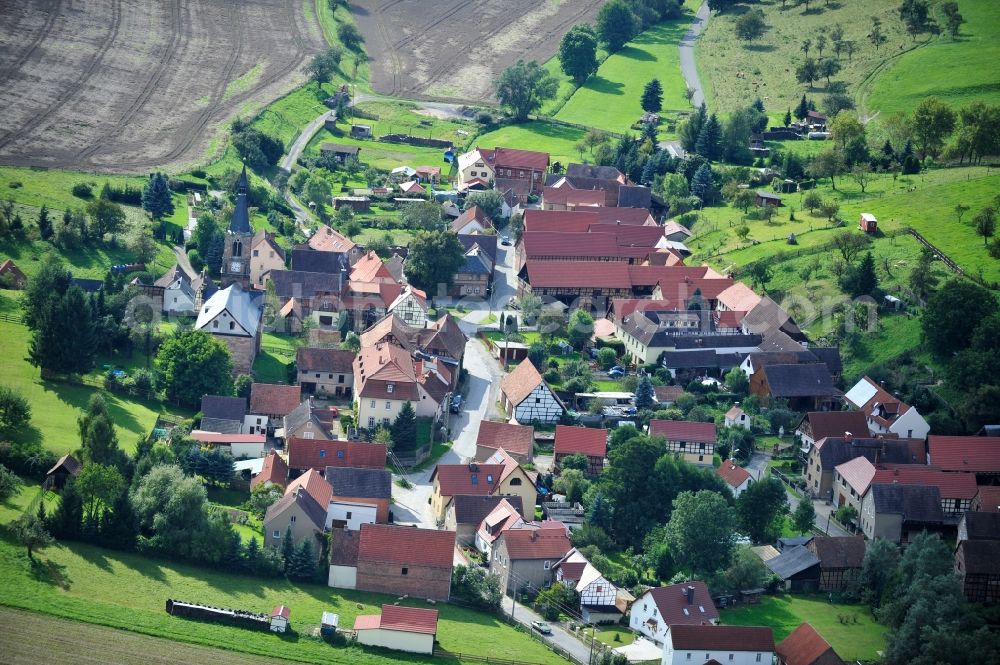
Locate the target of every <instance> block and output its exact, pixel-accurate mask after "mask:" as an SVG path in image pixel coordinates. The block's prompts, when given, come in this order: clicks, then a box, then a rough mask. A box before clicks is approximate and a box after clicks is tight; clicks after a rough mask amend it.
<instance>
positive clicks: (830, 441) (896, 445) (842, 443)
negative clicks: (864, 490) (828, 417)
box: [819, 436, 924, 470]
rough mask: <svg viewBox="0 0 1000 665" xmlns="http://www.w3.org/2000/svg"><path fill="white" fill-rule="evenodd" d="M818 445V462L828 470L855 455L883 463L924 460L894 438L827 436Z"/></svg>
mask: <svg viewBox="0 0 1000 665" xmlns="http://www.w3.org/2000/svg"><path fill="white" fill-rule="evenodd" d="M822 441H823V445H822V446H820V447H819V459H820V464H821V465H822V466H823V468H824V469H826V470H830V469H833V468H834V467H835V466H837V465H839V464H843V463H844V462H849V461H851V460H852V459H854V458H855V457H864V458H865V459H867V460H868V461H869V462H871V463H872V464H874V463H875V462H881V463H883V464H923V463H924V460H923V459H921V458H920V457H917V456H915V455H913V454H912V453H911V448H910V446H909V445H908V444H907V443H906V442H905V441H899V440H895V439H860V438H857V437H855V438H854V439H853V440H851V441H848V440H847V439H845V438H844V437H842V436H828V437H826V438H824V439H822Z"/></svg>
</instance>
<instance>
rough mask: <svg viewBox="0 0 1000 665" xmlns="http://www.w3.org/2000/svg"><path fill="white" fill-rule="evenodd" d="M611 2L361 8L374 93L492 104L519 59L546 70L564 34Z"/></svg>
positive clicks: (376, 0)
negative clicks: (499, 81)
mask: <svg viewBox="0 0 1000 665" xmlns="http://www.w3.org/2000/svg"><path fill="white" fill-rule="evenodd" d="M604 2H605V0H550V1H548V2H538V1H537V0H502V1H501V2H496V1H493V2H490V1H488V0H437V1H436V2H433V3H431V2H427V1H426V0H361V1H357V2H352V3H351V12H352V13H353V14H354V18H355V20H356V21H357V23H358V27H359V28H360V29H361V32H362V33H363V34H364V36H365V47H366V49H367V51H368V55H369V57H370V58H371V71H372V87H373V88H374V89H375V91H376V92H379V93H382V94H385V95H396V96H404V97H412V98H420V99H459V100H470V101H480V100H482V101H491V100H492V97H493V91H492V82H493V79H494V78H495V77H496V75H497V74H499V73H500V72H501V71H502V70H503V69H504V68H505V67H507V66H508V65H511V64H513V63H514V62H516V61H517V60H518V59H519V58H520V59H524V60H537V61H539V62H544V61H545V60H548V59H549V58H550V57H552V56H553V55H554V54H555V53H556V51H558V49H559V40H560V38H561V37H562V35H563V33H565V32H566V31H567V30H569V28H570V27H572V26H573V25H574V24H576V23H580V22H585V21H586V22H591V23H592V22H593V20H594V17H595V16H596V14H597V10H598V9H600V7H601V5H602V4H604Z"/></svg>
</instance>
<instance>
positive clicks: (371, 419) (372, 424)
mask: <svg viewBox="0 0 1000 665" xmlns="http://www.w3.org/2000/svg"><path fill="white" fill-rule="evenodd" d="M373 427H375V416H368V429H372V428H373Z"/></svg>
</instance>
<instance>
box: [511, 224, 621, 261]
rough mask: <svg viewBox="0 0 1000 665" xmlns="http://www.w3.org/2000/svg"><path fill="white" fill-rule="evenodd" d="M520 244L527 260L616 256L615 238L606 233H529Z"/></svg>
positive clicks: (525, 234)
mask: <svg viewBox="0 0 1000 665" xmlns="http://www.w3.org/2000/svg"><path fill="white" fill-rule="evenodd" d="M521 244H522V247H523V249H524V255H525V256H526V257H528V259H529V260H530V259H532V258H535V257H538V256H545V257H549V256H558V257H575V256H589V257H594V258H595V259H597V258H601V257H611V256H618V245H617V243H615V238H614V236H613V235H611V234H608V233H563V232H560V231H530V232H525V233H524V236H523V237H522V238H521Z"/></svg>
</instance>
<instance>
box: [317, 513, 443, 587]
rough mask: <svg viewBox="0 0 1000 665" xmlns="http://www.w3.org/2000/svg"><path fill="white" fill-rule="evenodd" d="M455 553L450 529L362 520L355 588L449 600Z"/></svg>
mask: <svg viewBox="0 0 1000 665" xmlns="http://www.w3.org/2000/svg"><path fill="white" fill-rule="evenodd" d="M331 547H332V545H331ZM454 553H455V534H454V533H452V532H450V531H437V530H434V529H420V528H414V527H406V526H394V525H389V524H362V525H361V528H360V537H359V544H358V555H357V566H356V568H357V573H356V588H357V589H359V590H361V591H372V592H376V593H388V594H392V595H394V596H400V595H404V594H405V595H411V596H414V597H416V598H430V599H432V600H443V601H447V600H448V599H449V598H450V597H451V569H452V565H453V559H454Z"/></svg>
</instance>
